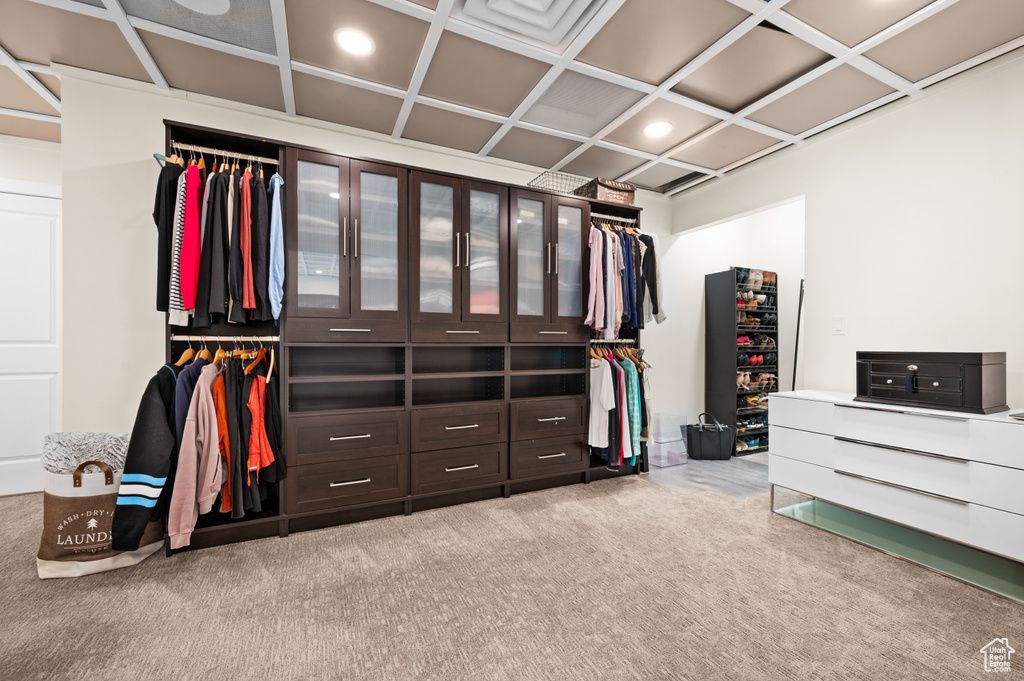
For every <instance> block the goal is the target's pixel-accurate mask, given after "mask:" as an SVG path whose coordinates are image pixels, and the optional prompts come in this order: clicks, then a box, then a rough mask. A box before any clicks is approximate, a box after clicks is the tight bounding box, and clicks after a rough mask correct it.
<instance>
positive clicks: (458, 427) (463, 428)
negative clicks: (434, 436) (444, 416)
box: [444, 423, 480, 430]
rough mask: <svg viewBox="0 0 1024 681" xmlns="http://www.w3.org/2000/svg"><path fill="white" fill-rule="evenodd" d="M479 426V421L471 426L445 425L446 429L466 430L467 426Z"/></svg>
mask: <svg viewBox="0 0 1024 681" xmlns="http://www.w3.org/2000/svg"><path fill="white" fill-rule="evenodd" d="M479 427H480V424H479V423H474V424H473V425H470V426H445V427H444V429H445V430H465V429H466V428H479Z"/></svg>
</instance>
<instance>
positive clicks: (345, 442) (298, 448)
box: [287, 411, 409, 465]
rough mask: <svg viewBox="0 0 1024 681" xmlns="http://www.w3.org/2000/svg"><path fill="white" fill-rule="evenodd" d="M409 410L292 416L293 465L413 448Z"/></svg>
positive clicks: (290, 447) (290, 450)
mask: <svg viewBox="0 0 1024 681" xmlns="http://www.w3.org/2000/svg"><path fill="white" fill-rule="evenodd" d="M406 423H407V421H406V416H405V412H401V411H389V412H360V413H351V414H341V415H332V416H312V417H290V418H289V419H288V440H287V443H288V448H287V451H288V461H289V462H290V463H292V464H293V465H295V464H298V465H307V464H313V463H328V462H331V461H347V460H352V459H366V458H370V457H375V456H385V455H394V454H404V453H406V452H408V451H409V445H408V437H407V432H408V428H407V426H406Z"/></svg>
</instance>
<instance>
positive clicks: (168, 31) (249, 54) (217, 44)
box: [128, 17, 279, 66]
mask: <svg viewBox="0 0 1024 681" xmlns="http://www.w3.org/2000/svg"><path fill="white" fill-rule="evenodd" d="M128 23H130V24H131V25H132V26H133V27H135V28H137V29H138V30H140V31H146V32H148V33H156V34H157V35H162V36H164V37H165V38H171V39H172V40H180V41H181V42H183V43H189V44H191V45H196V46H198V47H205V48H206V49H208V50H216V51H217V52H223V53H225V54H233V55H234V56H236V57H243V58H245V59H252V60H254V61H258V62H262V63H264V64H272V65H274V66H277V64H278V62H279V60H278V58H277V57H276V56H274V55H272V54H267V53H266V52H260V51H259V50H254V49H252V48H249V47H242V46H241V45H235V44H234V43H226V42H224V41H222V40H216V39H215V38H207V37H206V36H205V35H199V34H198V33H189V32H188V31H182V30H181V29H180V28H174V27H173V26H165V25H163V24H158V23H156V22H155V21H150V20H149V19H140V18H139V17H128Z"/></svg>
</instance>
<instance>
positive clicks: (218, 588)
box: [0, 476, 1024, 681]
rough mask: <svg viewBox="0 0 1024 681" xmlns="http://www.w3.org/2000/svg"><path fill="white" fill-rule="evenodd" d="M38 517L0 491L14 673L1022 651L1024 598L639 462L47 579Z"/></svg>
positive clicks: (798, 662) (401, 670)
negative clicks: (663, 475) (42, 572)
mask: <svg viewBox="0 0 1024 681" xmlns="http://www.w3.org/2000/svg"><path fill="white" fill-rule="evenodd" d="M41 518H42V498H41V495H25V496H18V497H7V498H0V530H2V536H3V537H4V540H5V544H6V546H7V548H6V550H5V551H4V552H3V554H2V555H0V678H3V679H11V680H16V681H22V680H25V679H47V680H50V679H104V680H111V681H120V680H122V679H124V680H131V681H137V680H138V679H158V680H162V679H229V678H233V679H237V678H253V679H345V680H346V681H351V680H362V679H374V680H376V679H380V680H385V679H386V680H392V679H444V680H445V681H448V680H457V679H467V680H470V679H472V680H474V681H477V680H482V679H509V680H512V679H515V680H517V681H518V680H523V679H528V680H532V679H559V680H575V679H586V680H593V679H645V680H646V679H701V680H707V679H712V680H717V679H722V680H724V679H759V680H763V679H768V680H773V679H872V680H879V679H881V680H889V679H943V680H947V679H974V678H978V679H981V678H986V677H990V675H988V674H985V672H984V671H983V669H982V656H981V654H980V652H979V649H980V648H981V647H982V646H984V645H985V644H986V643H988V642H989V641H991V640H992V639H993V638H996V637H1009V639H1010V644H1011V645H1013V646H1016V648H1017V649H1018V650H1022V651H1024V648H1022V646H1024V606H1021V605H1018V604H1016V603H1014V602H1011V601H1008V600H1005V599H1002V598H999V597H997V596H994V595H991V594H988V593H986V592H983V591H980V590H978V589H975V588H972V587H970V586H967V585H964V584H962V583H960V582H957V581H955V580H952V579H948V578H946V577H943V576H941V575H938V574H935V573H932V572H929V571H928V570H925V569H923V568H920V567H917V566H915V565H912V564H910V563H907V562H905V561H902V560H899V559H896V558H892V557H889V556H887V555H885V554H882V553H880V552H877V551H874V550H872V549H869V548H866V547H863V546H860V545H858V544H855V543H853V542H850V541H847V540H845V539H842V538H839V537H836V536H833V535H831V534H828V533H826V532H823V531H821V530H817V529H814V528H810V527H806V526H804V525H801V524H799V523H797V522H794V521H792V520H789V519H786V518H782V517H779V516H775V515H773V514H771V513H770V512H769V510H768V497H767V495H764V494H760V495H756V496H751V497H748V498H745V499H735V498H732V497H729V496H725V495H721V494H718V493H716V492H713V491H707V492H693V493H681V492H678V491H675V490H671V489H666V488H664V487H659V486H657V485H655V484H653V483H651V482H649V481H648V480H646V479H644V478H642V477H632V476H631V477H627V478H621V479H617V480H606V481H602V482H595V483H593V484H591V485H575V486H571V487H562V488H557V489H551V490H546V491H542V492H534V493H529V494H523V495H519V496H513V497H512V498H511V499H495V500H491V501H485V502H478V503H475V504H467V505H463V506H455V507H450V508H445V509H438V510H433V511H426V512H422V513H416V514H414V515H412V516H411V517H394V518H387V519H383V520H375V521H370V522H365V523H360V524H355V525H348V526H344V527H336V528H330V529H326V530H318V531H312V532H305V533H300V534H294V535H292V536H291V537H289V538H287V539H276V538H275V539H265V540H260V541H253V542H248V543H243V544H235V545H232V546H224V547H219V548H213V549H206V550H201V551H194V552H190V553H184V554H179V555H176V556H174V557H172V558H169V559H168V558H164V557H163V555H162V554H158V555H157V556H154V557H152V558H150V559H149V560H147V561H145V562H144V563H143V564H141V565H139V566H136V567H132V568H127V569H122V570H118V571H115V572H109V573H105V574H100V575H94V576H90V577H83V578H79V579H70V580H47V581H40V580H38V579H37V578H36V574H35V560H34V557H35V551H36V548H37V545H38V539H39V528H40V526H41ZM1019 654H1020V655H1021V656H1022V658H1024V652H1021V653H1019ZM1013 666H1014V667H1017V669H1014V671H1013V672H1012V673H1011V674H1008V675H1003V676H1002V678H1019V677H1020V676H1022V675H1024V674H1022V672H1024V659H1021V661H1020V664H1019V665H1018V663H1017V660H1013Z"/></svg>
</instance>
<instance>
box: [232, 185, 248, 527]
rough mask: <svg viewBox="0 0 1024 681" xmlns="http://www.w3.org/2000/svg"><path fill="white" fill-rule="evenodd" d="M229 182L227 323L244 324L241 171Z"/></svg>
mask: <svg viewBox="0 0 1024 681" xmlns="http://www.w3.org/2000/svg"><path fill="white" fill-rule="evenodd" d="M230 181H231V182H234V184H235V201H234V210H233V213H232V215H231V244H230V251H231V252H230V254H229V255H228V263H229V264H228V288H229V289H230V297H231V302H230V303H229V307H230V310H229V311H228V321H230V322H234V323H236V324H245V321H246V320H245V310H243V309H242V286H243V280H242V277H243V271H242V189H241V186H242V171H241V170H236V171H235V173H234V175H232V176H231V180H230ZM232 508H234V506H233V505H232Z"/></svg>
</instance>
